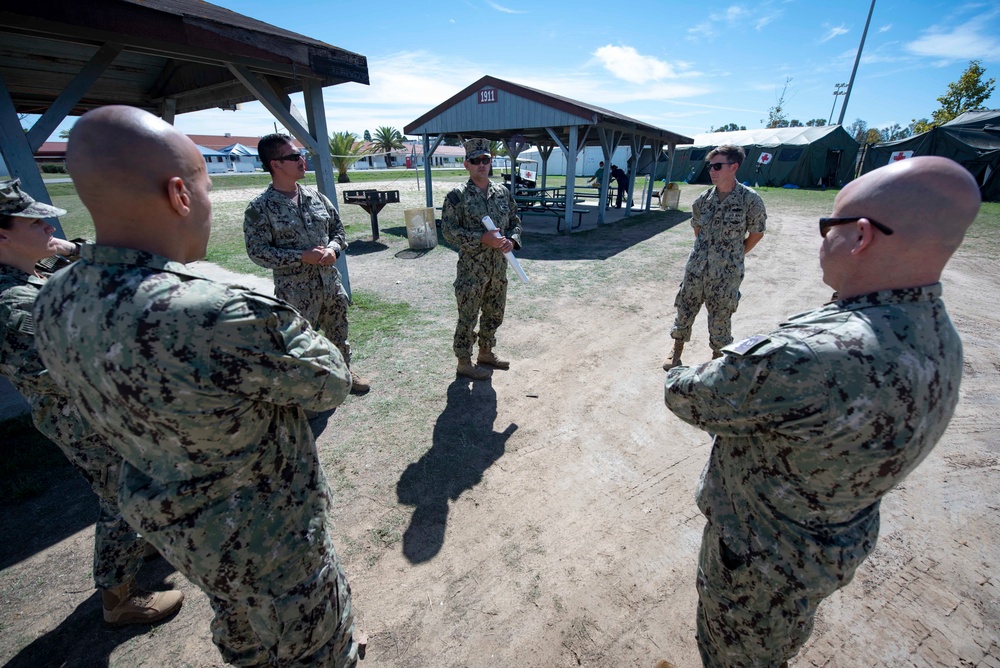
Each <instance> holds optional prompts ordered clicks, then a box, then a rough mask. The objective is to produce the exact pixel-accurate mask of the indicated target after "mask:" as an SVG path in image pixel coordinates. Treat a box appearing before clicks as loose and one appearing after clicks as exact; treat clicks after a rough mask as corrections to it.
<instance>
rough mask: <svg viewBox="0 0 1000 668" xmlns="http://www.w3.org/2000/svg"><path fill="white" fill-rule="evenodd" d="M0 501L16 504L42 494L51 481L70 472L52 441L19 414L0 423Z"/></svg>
mask: <svg viewBox="0 0 1000 668" xmlns="http://www.w3.org/2000/svg"><path fill="white" fill-rule="evenodd" d="M0 443H3V444H4V453H3V457H0V498H2V499H4V501H5V504H6V503H7V502H10V503H18V502H20V501H24V500H26V499H30V498H33V497H35V496H38V495H40V494H42V493H43V492H45V491H46V490H47V489H48V488H49V487H50V486H51V484H52V482H53V480H54V479H57V478H61V477H62V476H63V475H65V474H66V473H68V472H70V471H72V470H73V469H72V465H71V464H70V463H69V461H68V460H67V459H66V457H65V456H64V455H63V454H62V451H61V450H59V448H58V447H56V445H55V444H54V443H52V441H50V440H49V439H47V438H45V437H44V436H42V434H41V433H40V432H39V431H38V430H37V429H35V425H34V424H32V422H31V417H30V416H28V415H22V416H19V417H15V418H12V419H10V420H4V421H3V422H0Z"/></svg>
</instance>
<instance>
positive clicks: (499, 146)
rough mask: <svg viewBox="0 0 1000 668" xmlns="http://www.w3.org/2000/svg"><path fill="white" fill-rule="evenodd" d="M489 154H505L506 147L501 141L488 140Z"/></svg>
mask: <svg viewBox="0 0 1000 668" xmlns="http://www.w3.org/2000/svg"><path fill="white" fill-rule="evenodd" d="M490 155H507V147H506V146H504V145H503V142H502V141H491V142H490Z"/></svg>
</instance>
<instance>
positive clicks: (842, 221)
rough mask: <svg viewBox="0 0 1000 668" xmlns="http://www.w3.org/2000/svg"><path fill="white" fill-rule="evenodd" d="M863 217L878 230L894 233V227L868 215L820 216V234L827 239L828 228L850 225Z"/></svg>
mask: <svg viewBox="0 0 1000 668" xmlns="http://www.w3.org/2000/svg"><path fill="white" fill-rule="evenodd" d="M862 218H864V219H865V220H867V221H868V222H869V223H871V224H872V227H874V228H875V229H876V230H878V231H879V232H881V233H882V234H885V235H889V234H892V228H891V227H886V226H885V225H883V224H882V223H880V222H878V221H877V220H872V219H871V218H869V217H868V216H851V217H849V218H820V219H819V235H820V236H821V237H823V238H824V239H825V238H826V232H827V230H829V229H830V228H831V227H833V226H834V225H848V224H850V223H856V222H858V221H859V220H861V219H862Z"/></svg>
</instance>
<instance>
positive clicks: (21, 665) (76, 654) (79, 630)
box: [4, 490, 184, 668]
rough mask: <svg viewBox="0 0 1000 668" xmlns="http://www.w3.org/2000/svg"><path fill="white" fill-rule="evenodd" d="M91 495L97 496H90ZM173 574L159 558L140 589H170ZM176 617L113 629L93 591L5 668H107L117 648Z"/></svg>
mask: <svg viewBox="0 0 1000 668" xmlns="http://www.w3.org/2000/svg"><path fill="white" fill-rule="evenodd" d="M88 492H89V490H88ZM91 496H94V495H93V494H92V493H91ZM95 498H96V497H95ZM173 572H174V568H173V566H171V565H170V564H169V563H167V562H166V561H164V560H163V559H156V560H155V561H152V562H150V563H147V564H145V565H144V566H143V568H142V570H141V571H139V576H138V582H139V586H141V587H142V588H144V589H146V590H164V589H170V587H169V586H168V585H167V584H166V583H165V580H166V578H167V577H168V576H169V575H171V574H172V573H173ZM183 609H184V608H183V607H181V610H183ZM177 614H179V613H175V614H173V615H171V616H170V617H167V618H166V619H164V620H162V621H160V622H159V623H157V624H156V625H154V626H153V627H150V626H148V625H146V626H144V625H137V626H123V627H120V628H117V627H110V626H107V625H106V624H105V623H104V618H103V614H102V612H101V595H100V594H99V593H98V592H97V590H94V593H93V594H92V595H91V596H90V597H89V598H87V600H85V601H83V602H82V603H81V604H80V605H78V606H77V607H76V609H75V610H74V611H73V612H72V613H70V615H69V616H68V617H66V618H65V619H64V620H63V621H62V623H60V624H59V626H57V627H56V628H54V629H52V630H51V631H49V632H48V633H46V634H44V635H42V636H39V637H38V638H35V640H34V641H32V643H31V644H30V645H28V646H27V647H25V648H24V649H22V650H21V651H20V652H18V653H17V655H16V656H14V657H13V658H12V659H11V660H10V661H8V662H7V663H6V664H5V666H4V668H49V667H51V668H56V667H59V668H62V667H65V666H73V668H107V666H109V665H110V664H111V654H112V652H114V650H115V648H117V647H118V646H119V645H121V644H122V643H124V642H126V641H128V640H129V639H131V638H134V637H135V636H138V635H142V634H144V633H155V632H156V631H155V628H156V626H159V625H161V624H167V623H169V622H170V620H172V619H174V617H176V616H177Z"/></svg>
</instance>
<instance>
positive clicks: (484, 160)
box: [468, 155, 490, 165]
mask: <svg viewBox="0 0 1000 668" xmlns="http://www.w3.org/2000/svg"><path fill="white" fill-rule="evenodd" d="M468 162H469V164H470V165H488V164H489V162H490V156H488V155H481V156H479V157H478V158H469V160H468Z"/></svg>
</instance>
